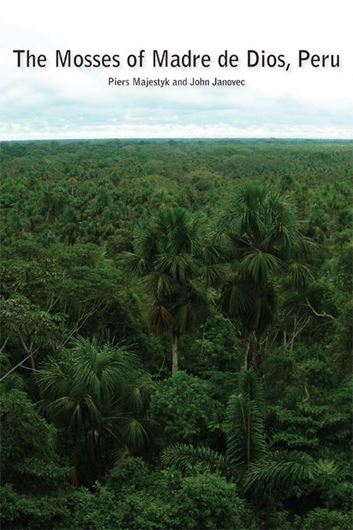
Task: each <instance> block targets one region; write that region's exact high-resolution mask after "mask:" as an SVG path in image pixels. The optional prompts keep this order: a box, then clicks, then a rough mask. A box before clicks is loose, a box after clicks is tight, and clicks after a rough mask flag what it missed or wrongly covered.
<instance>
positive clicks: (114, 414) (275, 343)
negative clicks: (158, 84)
mask: <svg viewBox="0 0 353 530" xmlns="http://www.w3.org/2000/svg"><path fill="white" fill-rule="evenodd" d="M352 152H353V150H352V142H348V141H347V142H344V141H309V140H307V141H304V140H290V141H289V140H288V141H287V140H89V141H38V142H3V143H2V146H1V153H0V158H1V260H0V265H1V285H0V306H1V308H0V313H1V314H0V317H1V343H0V372H1V373H0V383H1V384H0V397H1V479H2V480H1V488H0V498H1V506H2V509H1V515H0V521H1V527H2V528H4V529H9V530H15V529H27V528H28V529H29V528H30V529H85V530H90V529H97V530H102V529H117V530H140V529H141V530H153V529H156V530H157V529H170V530H172V529H195V530H200V529H235V530H245V529H248V530H290V529H294V530H349V529H351V528H352V517H351V509H352V493H353V491H352V490H353V488H352V458H351V431H352V414H351V411H352V314H353V301H352V277H353V275H352V272H353V268H352V246H353V245H352V234H353V231H352V228H353V213H352V205H353V186H352V160H353V158H352V156H353V155H352Z"/></svg>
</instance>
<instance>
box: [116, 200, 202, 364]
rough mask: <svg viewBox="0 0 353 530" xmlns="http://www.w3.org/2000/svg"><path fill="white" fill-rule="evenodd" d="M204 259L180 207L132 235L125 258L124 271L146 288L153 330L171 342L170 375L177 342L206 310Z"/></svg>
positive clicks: (193, 226) (196, 231) (196, 228)
mask: <svg viewBox="0 0 353 530" xmlns="http://www.w3.org/2000/svg"><path fill="white" fill-rule="evenodd" d="M204 254H205V248H204V246H203V245H202V239H201V235H200V225H199V223H198V221H197V219H195V218H192V217H191V216H190V215H189V214H188V212H187V211H186V210H184V209H183V208H170V209H164V210H162V211H161V212H160V213H159V214H158V215H157V216H156V217H155V218H154V219H152V220H151V221H150V222H149V223H147V224H145V225H144V226H143V227H140V228H139V229H138V230H137V231H136V233H135V237H134V241H133V251H132V252H125V253H124V256H123V259H124V263H125V266H126V267H127V270H128V271H129V272H130V273H133V274H137V276H139V277H140V278H142V279H143V281H144V285H145V286H146V287H147V291H148V293H149V295H150V298H151V303H150V311H149V323H150V327H151V329H152V330H153V331H154V332H155V333H157V334H160V335H162V334H169V335H170V336H171V337H172V373H173V374H174V373H176V372H177V370H178V364H179V361H178V349H179V339H180V337H181V336H182V335H183V334H185V333H187V332H189V331H190V330H191V329H192V328H193V327H194V326H195V324H196V323H197V322H198V321H199V319H200V317H201V316H202V313H204V311H205V308H206V301H205V290H204V282H203V280H204V278H205V277H206V275H207V274H210V271H206V269H205V268H203V263H202V262H203V257H204Z"/></svg>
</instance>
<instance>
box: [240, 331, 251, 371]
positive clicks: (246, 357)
mask: <svg viewBox="0 0 353 530" xmlns="http://www.w3.org/2000/svg"><path fill="white" fill-rule="evenodd" d="M249 352H250V339H248V340H247V341H246V345H245V351H244V356H243V362H242V366H241V368H242V370H247V369H248V360H249Z"/></svg>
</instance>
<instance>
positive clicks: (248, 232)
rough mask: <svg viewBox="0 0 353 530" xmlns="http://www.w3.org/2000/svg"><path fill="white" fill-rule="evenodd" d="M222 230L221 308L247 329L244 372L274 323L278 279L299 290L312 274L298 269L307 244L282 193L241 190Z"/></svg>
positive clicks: (251, 186)
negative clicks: (286, 278)
mask: <svg viewBox="0 0 353 530" xmlns="http://www.w3.org/2000/svg"><path fill="white" fill-rule="evenodd" d="M219 229H220V232H221V234H222V235H223V237H224V239H225V241H226V251H225V256H226V261H227V263H228V272H227V274H226V276H225V278H224V281H223V285H222V288H221V306H222V309H223V311H224V312H225V313H226V314H227V315H228V316H229V317H230V318H234V319H236V318H238V319H239V320H240V321H241V323H242V325H243V328H244V330H245V337H246V340H245V351H244V356H243V362H242V366H243V368H247V366H248V357H249V353H250V346H251V342H250V337H252V336H253V337H255V338H258V337H259V336H261V335H262V334H263V333H264V331H265V330H266V328H267V327H268V326H269V325H270V324H271V323H272V322H273V320H274V317H275V313H276V303H277V295H276V279H277V278H279V277H281V276H282V275H287V276H289V277H291V278H292V279H293V284H294V285H295V288H300V287H302V286H303V285H304V284H305V281H306V279H307V278H308V274H309V270H308V268H307V267H306V266H305V265H304V264H302V263H300V259H302V258H303V257H304V256H305V254H306V248H307V245H308V240H307V239H306V238H305V237H304V235H303V232H302V226H301V223H300V221H299V220H298V219H297V217H296V214H295V210H294V208H293V206H292V205H291V204H290V203H289V202H288V201H286V200H285V199H284V198H283V197H282V196H281V195H280V194H279V193H278V192H276V191H274V190H273V189H271V188H269V187H268V186H265V185H264V184H262V183H260V182H252V181H250V182H246V183H245V184H243V185H242V186H241V187H240V188H239V190H238V192H237V193H236V195H235V196H234V198H233V202H232V206H231V208H230V209H229V210H228V211H227V212H226V214H225V215H224V216H223V217H222V219H221V221H220V225H219Z"/></svg>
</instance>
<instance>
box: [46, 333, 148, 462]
mask: <svg viewBox="0 0 353 530" xmlns="http://www.w3.org/2000/svg"><path fill="white" fill-rule="evenodd" d="M38 383H39V387H40V391H41V396H42V407H43V409H44V410H45V412H46V413H47V414H48V416H49V417H50V418H51V419H52V420H53V421H54V422H55V423H56V425H57V426H58V427H59V428H61V429H64V430H65V431H66V432H67V433H68V434H69V435H70V436H71V438H72V441H73V443H74V445H75V446H76V447H77V448H78V449H79V448H80V447H82V443H83V444H84V445H85V446H86V449H87V455H88V460H89V463H90V466H91V467H92V468H96V469H97V470H98V468H99V466H100V463H101V460H102V445H103V443H105V442H108V443H110V444H111V445H112V446H113V448H114V447H115V448H116V447H118V448H119V447H125V448H127V449H128V451H129V452H132V451H136V450H139V449H141V447H142V446H143V445H144V443H145V442H146V439H147V437H148V428H149V425H148V421H147V418H146V408H147V405H148V401H149V395H150V392H151V390H152V386H153V385H152V382H151V380H150V379H149V377H148V376H147V375H146V374H145V373H143V372H141V371H140V370H139V369H138V366H137V363H136V359H135V358H134V356H133V355H132V354H131V352H129V351H128V350H127V349H125V348H123V347H118V348H113V347H112V346H110V345H104V346H101V347H100V346H99V345H98V343H97V342H96V341H94V340H93V341H90V340H88V339H78V340H76V341H74V343H73V346H72V348H71V349H69V350H67V351H65V352H63V353H62V355H61V357H60V358H58V359H49V360H48V361H47V362H46V363H45V365H44V366H43V367H42V369H41V370H40V371H39V373H38ZM97 472H98V471H97Z"/></svg>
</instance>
